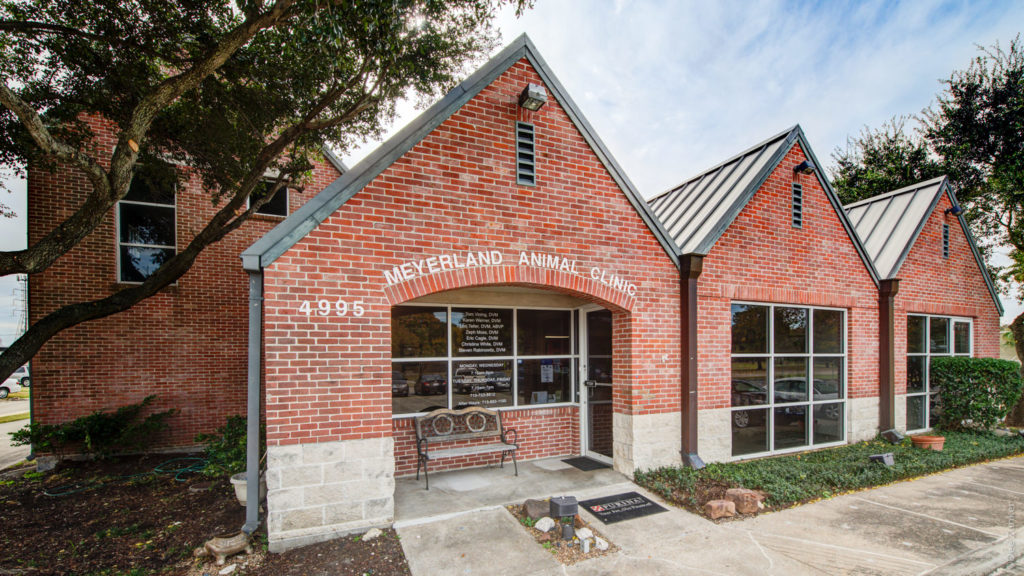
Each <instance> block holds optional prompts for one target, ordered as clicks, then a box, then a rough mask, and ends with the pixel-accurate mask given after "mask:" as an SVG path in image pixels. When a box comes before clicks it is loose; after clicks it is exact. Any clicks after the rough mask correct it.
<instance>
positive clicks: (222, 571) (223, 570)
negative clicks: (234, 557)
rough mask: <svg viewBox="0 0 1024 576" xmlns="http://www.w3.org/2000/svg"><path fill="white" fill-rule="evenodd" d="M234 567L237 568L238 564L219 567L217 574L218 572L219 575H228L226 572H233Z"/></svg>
mask: <svg viewBox="0 0 1024 576" xmlns="http://www.w3.org/2000/svg"><path fill="white" fill-rule="evenodd" d="M236 568H238V564H228V565H227V566H225V567H223V568H221V569H220V572H218V574H220V575H221V576H228V574H231V573H232V572H234V571H235V569H236Z"/></svg>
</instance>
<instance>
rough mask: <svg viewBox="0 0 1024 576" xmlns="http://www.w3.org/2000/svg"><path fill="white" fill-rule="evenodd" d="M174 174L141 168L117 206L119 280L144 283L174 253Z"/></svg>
mask: <svg viewBox="0 0 1024 576" xmlns="http://www.w3.org/2000/svg"><path fill="white" fill-rule="evenodd" d="M175 184H176V181H175V176H174V172H173V170H170V169H161V168H155V167H154V168H149V167H145V166H140V167H139V168H138V170H137V171H136V173H135V175H134V176H133V178H132V182H131V185H130V186H129V188H128V193H127V194H126V195H125V197H124V199H122V200H121V201H120V202H118V205H117V227H118V234H117V242H118V269H119V272H118V279H119V280H120V281H121V282H143V281H144V280H145V279H146V278H149V276H150V275H152V274H153V273H154V272H156V270H157V268H159V267H160V266H161V265H163V263H164V262H166V261H167V260H170V259H171V257H172V256H174V253H175V250H176V248H175V247H176V245H177V241H176V234H177V232H176V229H175V207H174V189H175Z"/></svg>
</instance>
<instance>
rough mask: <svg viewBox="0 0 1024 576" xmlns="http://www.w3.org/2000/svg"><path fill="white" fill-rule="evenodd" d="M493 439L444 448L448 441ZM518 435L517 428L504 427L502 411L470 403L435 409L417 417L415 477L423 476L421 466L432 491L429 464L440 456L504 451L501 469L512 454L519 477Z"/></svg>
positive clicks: (450, 456) (513, 463) (428, 486)
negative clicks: (448, 408)
mask: <svg viewBox="0 0 1024 576" xmlns="http://www.w3.org/2000/svg"><path fill="white" fill-rule="evenodd" d="M480 439H482V440H491V441H490V442H486V441H484V442H470V443H468V444H467V445H465V446H457V447H454V448H445V447H444V446H445V444H450V443H452V442H457V441H459V440H480ZM518 439H519V435H518V433H517V432H516V430H515V428H508V429H505V428H504V427H503V426H502V425H501V412H495V411H494V410H488V409H486V408H481V407H480V406H471V407H469V408H463V409H461V410H447V409H440V410H434V411H433V412H431V413H430V414H427V415H425V416H419V417H417V418H416V454H417V459H416V479H417V480H419V479H420V468H421V467H422V468H423V477H424V478H425V479H426V481H427V490H430V477H429V476H428V475H427V474H428V472H427V466H428V465H429V463H430V461H431V460H434V459H437V458H456V457H459V456H470V455H473V454H490V453H494V452H501V464H500V466H499V467H500V468H504V467H505V458H506V457H507V456H511V457H512V465H513V466H514V467H515V471H516V476H519V465H518V464H517V463H516V450H517V449H518V448H519V445H518V444H517V441H518Z"/></svg>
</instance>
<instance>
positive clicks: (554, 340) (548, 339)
mask: <svg viewBox="0 0 1024 576" xmlns="http://www.w3.org/2000/svg"><path fill="white" fill-rule="evenodd" d="M571 318H572V315H571V314H569V311H568V310H520V311H519V313H518V314H517V318H516V338H517V339H518V342H517V344H518V346H519V348H518V349H517V352H516V353H517V354H518V355H519V356H559V355H568V354H571V353H572V352H571V351H570V348H571V340H570V337H571V335H572V327H571V325H570V320H571Z"/></svg>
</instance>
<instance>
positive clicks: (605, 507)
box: [580, 492, 668, 524]
mask: <svg viewBox="0 0 1024 576" xmlns="http://www.w3.org/2000/svg"><path fill="white" fill-rule="evenodd" d="M580 506H581V507H583V508H585V509H586V510H587V512H590V513H591V514H593V515H594V516H597V518H598V519H599V520H601V522H604V523H605V524H614V523H615V522H621V521H623V520H631V519H633V518H640V517H641V516H647V515H649V514H657V513H658V512H668V510H666V509H665V508H662V507H661V506H659V505H657V504H655V503H654V502H652V501H651V500H649V499H648V498H647V497H645V496H642V495H641V494H638V493H636V492H627V493H625V494H616V495H615V496H605V497H604V498H594V499H593V500H584V501H583V502H580Z"/></svg>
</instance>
